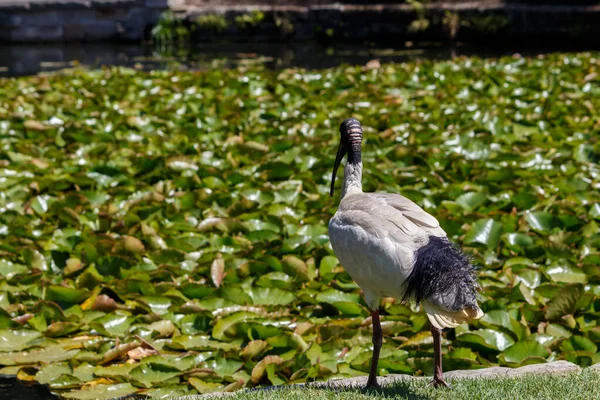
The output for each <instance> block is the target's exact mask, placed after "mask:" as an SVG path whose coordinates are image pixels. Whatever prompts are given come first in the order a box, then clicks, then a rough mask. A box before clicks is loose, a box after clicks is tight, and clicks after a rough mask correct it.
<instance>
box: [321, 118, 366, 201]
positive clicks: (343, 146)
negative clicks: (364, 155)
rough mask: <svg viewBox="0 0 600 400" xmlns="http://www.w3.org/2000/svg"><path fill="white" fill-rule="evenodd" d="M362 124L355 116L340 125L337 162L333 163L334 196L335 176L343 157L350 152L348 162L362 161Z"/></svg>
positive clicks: (332, 181)
mask: <svg viewBox="0 0 600 400" xmlns="http://www.w3.org/2000/svg"><path fill="white" fill-rule="evenodd" d="M362 137H363V132H362V125H361V124H360V122H359V121H358V120H357V119H355V118H348V119H346V120H344V122H342V124H341V125H340V145H339V146H338V150H337V155H336V156H335V163H334V164H333V175H332V176H331V189H330V191H329V194H330V195H331V196H333V185H334V184H335V176H336V174H337V170H338V167H339V166H340V163H341V162H342V159H343V158H344V156H345V155H346V154H348V162H349V163H352V164H356V163H360V161H361V156H360V154H361V145H362Z"/></svg>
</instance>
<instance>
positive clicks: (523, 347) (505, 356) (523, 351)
mask: <svg viewBox="0 0 600 400" xmlns="http://www.w3.org/2000/svg"><path fill="white" fill-rule="evenodd" d="M549 354H550V352H549V351H548V350H547V349H546V348H544V346H542V345H541V344H539V343H538V342H535V341H532V340H528V341H524V342H518V343H515V344H513V345H512V346H510V347H509V348H507V349H506V350H504V351H503V352H502V353H500V354H498V359H499V360H500V361H501V362H502V364H504V365H508V366H510V367H518V366H520V365H522V364H523V363H524V362H525V361H526V359H527V358H529V357H541V358H547V357H548V355H549Z"/></svg>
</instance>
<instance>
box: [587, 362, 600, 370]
mask: <svg viewBox="0 0 600 400" xmlns="http://www.w3.org/2000/svg"><path fill="white" fill-rule="evenodd" d="M588 369H593V370H594V371H597V372H600V363H598V364H594V365H592V366H591V367H589V368H588Z"/></svg>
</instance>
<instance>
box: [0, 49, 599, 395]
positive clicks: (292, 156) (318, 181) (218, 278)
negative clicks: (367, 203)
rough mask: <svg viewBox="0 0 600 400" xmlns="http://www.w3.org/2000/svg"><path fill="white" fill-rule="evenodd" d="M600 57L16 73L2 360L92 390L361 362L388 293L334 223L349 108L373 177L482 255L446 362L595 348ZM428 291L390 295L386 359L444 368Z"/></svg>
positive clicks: (283, 377)
mask: <svg viewBox="0 0 600 400" xmlns="http://www.w3.org/2000/svg"><path fill="white" fill-rule="evenodd" d="M599 63H600V61H599V59H598V55H597V54H556V55H551V56H546V57H539V58H533V59H523V58H502V59H498V60H481V59H457V60H454V61H441V62H433V61H423V62H415V63H407V64H395V65H383V66H381V67H378V66H377V65H376V64H375V63H372V64H371V65H370V67H369V68H366V67H361V66H356V67H352V66H342V67H338V68H332V69H328V70H319V71H304V70H284V71H269V70H265V69H262V68H254V67H249V68H240V69H234V70H212V71H207V72H197V73H195V72H164V71H155V72H152V73H145V72H137V71H133V70H126V69H101V70H93V71H85V70H73V71H65V72H63V73H60V74H56V75H50V76H37V77H26V78H18V79H4V80H1V81H0V137H1V138H2V148H1V149H0V192H1V196H0V210H1V212H0V235H1V236H0V274H1V277H0V329H1V330H0V339H1V340H0V365H2V368H0V373H4V374H18V376H19V377H20V378H21V379H24V380H38V381H41V382H44V383H49V384H50V386H51V387H52V388H53V389H54V390H55V391H57V392H61V393H64V394H65V395H67V396H68V397H73V398H80V399H84V398H100V397H102V396H108V397H116V396H118V395H127V394H131V393H138V394H152V395H160V394H165V393H170V394H194V393H207V392H211V391H218V390H235V389H239V388H244V387H254V386H259V385H278V384H283V383H299V382H304V381H307V380H315V379H316V380H323V379H328V378H331V377H351V376H356V375H360V374H364V373H365V372H366V371H367V368H368V363H369V357H370V354H369V349H370V342H371V338H370V335H371V332H370V329H369V321H368V320H367V319H366V318H367V315H368V313H367V310H366V308H365V306H364V303H363V300H362V298H361V296H360V292H359V290H358V287H357V286H356V285H355V284H354V283H353V282H352V280H351V279H350V278H349V276H348V275H347V274H346V273H345V271H344V270H343V268H342V266H340V265H339V264H338V262H337V260H336V258H335V257H334V256H333V253H332V251H331V248H330V245H329V243H328V238H327V235H326V233H327V222H328V220H329V218H330V216H331V215H332V214H333V212H334V210H335V208H336V207H337V199H331V198H329V196H328V185H329V182H330V180H329V179H330V176H331V175H330V174H331V166H332V162H333V158H334V156H335V149H336V146H337V140H338V132H337V129H338V126H339V123H340V121H341V120H343V119H344V118H346V117H348V116H354V117H356V118H358V119H360V120H361V122H362V123H363V126H364V127H365V137H366V142H365V147H364V152H365V154H364V162H365V181H364V186H365V190H378V191H389V192H396V193H402V194H404V195H405V196H407V197H409V198H411V199H413V200H414V201H416V202H417V203H419V204H420V205H422V206H423V207H424V208H425V209H426V210H428V211H429V212H431V213H432V214H433V215H435V216H436V217H437V218H438V219H439V220H440V223H441V225H442V227H443V228H444V229H445V230H446V232H447V233H448V235H449V236H450V237H451V238H452V239H453V240H455V241H457V242H458V243H460V244H461V245H462V246H463V247H464V248H465V250H466V251H467V252H469V253H470V254H472V255H473V257H474V260H475V261H476V263H478V264H479V265H480V266H481V271H480V281H481V285H482V289H483V290H482V293H481V304H482V308H483V309H484V311H485V312H486V316H485V317H484V318H483V319H481V320H479V321H477V322H474V323H473V324H472V325H469V326H467V325H464V326H460V327H459V328H457V329H456V330H452V331H449V332H446V333H445V337H444V351H445V354H444V363H445V366H446V369H465V368H478V367H485V366H489V365H504V366H509V367H516V366H520V365H525V364H531V363H536V362H546V361H551V360H555V359H567V360H569V361H572V362H575V363H578V364H579V365H582V366H586V365H590V364H593V363H596V362H599V361H600V353H598V344H599V343H600V326H598V323H597V320H598V313H599V312H600V297H599V296H600V286H599V285H598V283H599V282H600V279H599V277H600V269H599V267H598V262H599V260H600V252H599V250H598V248H599V247H600V227H599V226H598V219H600V204H599V202H600V195H599V194H598V190H597V189H598V187H599V179H600V178H599V177H600V170H599V168H598V160H599V157H600V148H599V144H598V141H597V132H598V130H600V116H599V114H598V110H600V86H599V83H600V79H599V77H598V69H599V65H600V64H599ZM417 311H418V309H417V308H415V307H409V306H406V305H401V304H398V303H396V302H394V301H393V300H391V299H388V300H386V301H385V302H384V304H383V305H382V309H381V312H382V315H383V320H384V323H383V327H384V328H383V329H384V333H385V343H384V345H383V349H382V352H381V364H380V367H381V369H380V373H408V374H416V375H423V374H430V373H431V371H432V355H433V351H432V347H431V344H432V343H431V337H430V335H429V332H428V331H427V329H428V328H427V320H426V317H425V315H424V314H423V313H419V312H417ZM540 379H542V378H540ZM549 379H554V378H549ZM490 385H491V383H490ZM565 390H566V389H565Z"/></svg>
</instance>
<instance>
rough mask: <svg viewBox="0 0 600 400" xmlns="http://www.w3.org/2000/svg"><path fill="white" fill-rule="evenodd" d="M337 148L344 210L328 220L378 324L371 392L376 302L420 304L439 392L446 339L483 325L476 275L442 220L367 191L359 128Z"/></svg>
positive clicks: (350, 125) (350, 127) (350, 126)
mask: <svg viewBox="0 0 600 400" xmlns="http://www.w3.org/2000/svg"><path fill="white" fill-rule="evenodd" d="M340 135H341V137H340V145H339V147H338V152H337V155H336V159H335V164H334V168H333V176H332V178H331V196H333V192H334V184H335V177H336V173H337V169H338V166H339V164H340V162H341V161H342V159H343V158H344V156H345V155H346V154H347V155H348V161H347V162H346V166H345V168H344V183H343V187H342V196H341V200H340V205H339V208H338V210H337V212H336V213H335V215H334V216H333V218H331V220H330V221H329V239H330V241H331V246H332V247H333V250H334V252H335V254H336V256H337V257H338V259H339V260H340V262H341V264H342V266H343V267H344V268H345V269H346V271H348V273H349V274H350V276H351V277H352V279H354V281H355V282H356V283H357V284H358V285H359V286H360V287H361V289H362V291H363V294H364V297H365V301H366V303H367V306H368V307H369V309H370V311H371V317H372V322H373V358H372V360H371V369H370V374H369V378H368V381H367V387H371V386H377V364H378V361H379V351H380V348H381V344H382V340H383V333H382V330H381V325H380V319H379V301H380V299H381V298H382V297H394V298H397V299H400V300H402V301H409V300H413V301H416V302H417V303H422V305H423V307H424V309H425V312H426V313H427V316H428V318H429V321H430V322H431V333H432V336H433V344H434V364H435V369H434V376H433V381H432V384H433V385H434V386H448V384H447V383H446V382H445V381H444V378H443V373H442V350H441V332H442V329H443V328H453V327H456V326H458V325H460V324H462V323H463V322H467V321H470V320H473V319H477V318H481V316H482V315H483V312H482V311H481V309H480V308H479V306H478V304H477V300H476V293H477V289H478V284H477V280H476V277H475V268H474V267H473V266H472V265H471V263H470V262H469V260H468V258H467V257H466V256H465V255H464V254H463V253H462V252H461V251H460V250H459V249H458V248H457V247H456V246H455V245H453V244H452V243H451V242H450V241H449V240H448V238H447V236H446V232H444V230H443V229H442V228H441V227H440V225H439V223H438V221H437V220H436V219H435V218H434V217H433V216H432V215H430V214H428V213H427V212H425V211H424V210H423V209H422V208H421V207H419V206H418V205H417V204H415V203H413V202H412V201H410V200H409V199H407V198H405V197H403V196H400V195H396V194H388V193H363V191H362V161H361V151H362V126H361V124H360V122H359V121H358V120H356V119H354V118H349V119H347V120H345V121H344V122H342V124H341V126H340Z"/></svg>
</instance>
